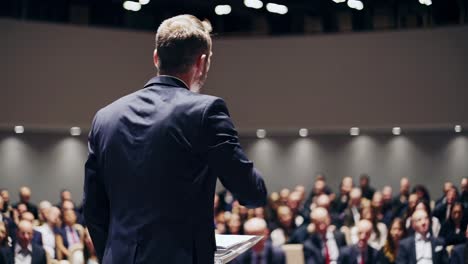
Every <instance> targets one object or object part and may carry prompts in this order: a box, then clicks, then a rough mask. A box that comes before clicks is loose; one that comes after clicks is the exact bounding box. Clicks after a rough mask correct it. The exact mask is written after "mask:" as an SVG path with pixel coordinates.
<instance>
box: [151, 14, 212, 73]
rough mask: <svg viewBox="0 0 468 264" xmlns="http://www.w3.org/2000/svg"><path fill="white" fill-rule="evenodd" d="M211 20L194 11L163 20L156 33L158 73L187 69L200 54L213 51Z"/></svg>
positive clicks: (177, 71)
mask: <svg viewBox="0 0 468 264" xmlns="http://www.w3.org/2000/svg"><path fill="white" fill-rule="evenodd" d="M211 30H212V27H211V24H210V22H209V21H208V20H204V21H201V20H199V19H198V18H196V17H195V16H192V15H179V16H175V17H172V18H169V19H166V20H164V21H163V22H162V23H161V25H160V26H159V28H158V32H157V33H156V50H157V52H158V65H157V67H158V70H159V73H166V74H167V73H171V74H174V73H186V72H187V71H188V70H189V69H190V67H191V66H192V65H193V64H194V63H195V61H196V59H197V57H198V56H200V55H201V54H207V56H208V55H209V52H211V36H210V32H211Z"/></svg>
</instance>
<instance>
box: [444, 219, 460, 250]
mask: <svg viewBox="0 0 468 264" xmlns="http://www.w3.org/2000/svg"><path fill="white" fill-rule="evenodd" d="M455 229H456V227H455V223H454V222H453V221H452V220H451V219H449V220H448V221H445V223H444V224H443V225H442V228H441V229H440V233H439V237H443V238H444V240H445V243H446V244H447V245H457V244H463V243H465V241H466V236H465V231H466V223H461V226H460V232H459V233H458V234H457V233H456V232H455V231H456V230H455Z"/></svg>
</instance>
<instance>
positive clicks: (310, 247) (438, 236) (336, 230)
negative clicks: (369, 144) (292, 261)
mask: <svg viewBox="0 0 468 264" xmlns="http://www.w3.org/2000/svg"><path fill="white" fill-rule="evenodd" d="M459 184H460V185H459V186H457V185H458V184H454V183H452V182H446V183H445V184H444V185H443V189H442V191H441V193H440V194H439V195H440V196H438V197H437V199H434V200H433V199H431V196H430V194H429V191H428V190H427V188H426V187H425V186H424V185H421V184H417V185H414V186H412V184H411V182H410V180H409V179H408V178H401V180H400V188H399V190H396V191H394V190H393V189H392V187H391V186H384V187H383V188H382V189H381V190H376V189H375V188H374V187H372V186H371V184H370V177H369V176H368V175H366V174H363V175H361V176H360V178H359V183H358V184H356V185H355V183H354V182H353V179H352V178H351V177H344V178H343V179H342V181H341V184H340V186H339V188H338V190H337V191H336V192H334V191H333V190H332V188H331V186H329V185H328V184H327V181H326V178H325V177H324V175H317V176H316V177H315V180H314V184H313V186H311V188H310V189H306V188H305V187H304V186H301V185H298V186H296V187H295V188H294V189H293V190H289V189H282V190H281V191H279V192H272V193H270V195H269V201H268V205H267V207H265V208H256V209H247V208H245V207H243V206H241V205H240V204H239V202H238V201H236V200H235V195H232V194H231V193H229V192H227V191H222V192H220V193H218V194H216V196H215V204H214V211H215V215H214V222H215V226H216V232H217V233H219V234H247V235H249V234H251V235H253V234H255V233H264V234H266V239H265V240H264V241H262V243H261V244H262V246H261V247H257V248H256V249H252V250H249V251H248V252H246V253H244V254H243V256H241V257H240V258H238V259H236V261H235V262H237V263H249V264H250V263H285V262H284V261H283V260H282V259H284V252H282V249H283V248H285V247H284V245H287V244H301V245H302V248H303V255H304V262H305V263H326V264H328V263H356V264H364V263H418V264H419V263H449V262H451V263H466V262H465V260H464V259H468V254H467V255H466V256H465V255H463V254H462V255H461V256H459V254H458V253H463V252H465V250H467V251H468V243H467V242H466V241H467V236H468V232H467V228H466V227H467V222H468V178H463V179H461V181H460V183H459ZM251 219H254V222H255V223H257V228H256V229H255V228H252V223H249V220H251ZM262 223H263V224H262ZM247 227H248V229H247ZM252 229H254V230H255V232H252V231H251V230H252ZM258 229H260V231H259V230H258ZM272 254H273V255H275V257H274V258H271V257H270V258H269V257H268V256H270V255H272ZM259 255H260V256H261V257H259ZM457 257H459V258H458V259H457ZM255 258H259V262H253V260H254V259H255ZM457 260H459V261H462V262H456V261H457Z"/></svg>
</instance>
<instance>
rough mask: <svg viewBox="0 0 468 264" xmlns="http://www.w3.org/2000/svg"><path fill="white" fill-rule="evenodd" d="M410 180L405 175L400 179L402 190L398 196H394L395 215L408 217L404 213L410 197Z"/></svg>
mask: <svg viewBox="0 0 468 264" xmlns="http://www.w3.org/2000/svg"><path fill="white" fill-rule="evenodd" d="M410 187H411V186H410V181H409V180H408V178H406V177H403V178H401V180H400V192H399V194H398V195H397V196H395V197H394V198H393V202H392V208H393V215H394V216H399V217H402V218H403V219H406V217H405V216H404V215H403V213H404V211H405V210H406V208H407V207H408V199H409V195H410Z"/></svg>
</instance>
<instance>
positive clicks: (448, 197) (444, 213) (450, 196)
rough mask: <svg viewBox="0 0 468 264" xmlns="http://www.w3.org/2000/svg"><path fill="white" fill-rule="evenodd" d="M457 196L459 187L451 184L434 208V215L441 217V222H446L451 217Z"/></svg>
mask: <svg viewBox="0 0 468 264" xmlns="http://www.w3.org/2000/svg"><path fill="white" fill-rule="evenodd" d="M457 196H458V192H457V188H456V187H455V186H453V185H450V187H449V188H448V190H447V191H446V192H445V195H444V198H443V199H442V200H441V201H440V203H439V204H437V205H436V207H435V208H434V216H435V217H437V219H439V222H440V223H441V224H443V223H445V221H447V220H448V219H449V218H450V212H451V211H452V207H453V205H454V203H455V202H456V201H457V199H458V197H457Z"/></svg>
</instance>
